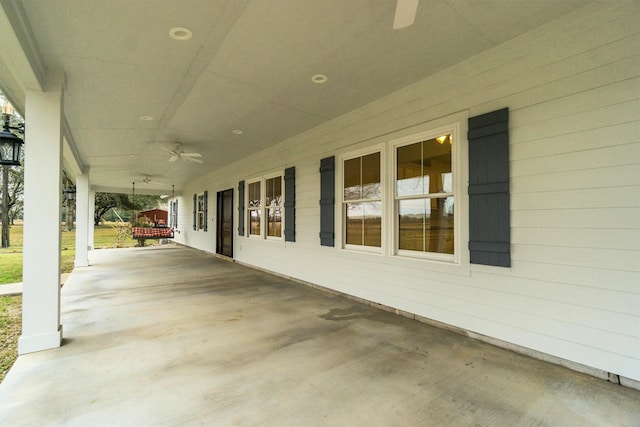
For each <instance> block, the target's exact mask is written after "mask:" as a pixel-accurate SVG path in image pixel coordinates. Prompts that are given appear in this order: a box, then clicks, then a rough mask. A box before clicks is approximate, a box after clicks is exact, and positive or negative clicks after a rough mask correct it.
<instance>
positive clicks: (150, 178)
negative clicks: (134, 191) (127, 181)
mask: <svg viewBox="0 0 640 427" xmlns="http://www.w3.org/2000/svg"><path fill="white" fill-rule="evenodd" d="M153 176H154V175H143V178H142V179H141V180H140V182H144V183H145V184H151V183H152V182H153V183H154V184H164V183H163V182H159V181H156V180H155V179H153Z"/></svg>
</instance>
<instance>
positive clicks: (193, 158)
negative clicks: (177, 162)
mask: <svg viewBox="0 0 640 427" xmlns="http://www.w3.org/2000/svg"><path fill="white" fill-rule="evenodd" d="M184 159H185V160H189V161H190V162H193V163H204V162H203V161H202V160H200V159H197V158H195V157H185V158H184Z"/></svg>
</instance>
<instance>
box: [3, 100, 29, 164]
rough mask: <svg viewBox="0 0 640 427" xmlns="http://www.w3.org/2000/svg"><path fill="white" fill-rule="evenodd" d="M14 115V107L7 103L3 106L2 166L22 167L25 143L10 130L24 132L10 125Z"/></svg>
mask: <svg viewBox="0 0 640 427" xmlns="http://www.w3.org/2000/svg"><path fill="white" fill-rule="evenodd" d="M12 115H13V107H12V106H11V104H9V103H8V102H5V103H4V105H3V106H2V120H3V122H4V124H3V126H2V131H1V132H0V165H8V166H20V148H21V147H22V144H24V141H23V140H22V139H20V138H18V137H17V136H15V135H14V134H13V133H11V130H10V129H20V130H22V128H21V127H17V126H10V125H9V121H10V119H11V116H12Z"/></svg>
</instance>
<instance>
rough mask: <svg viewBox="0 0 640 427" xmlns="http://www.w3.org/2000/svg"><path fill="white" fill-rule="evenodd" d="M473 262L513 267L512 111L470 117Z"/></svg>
mask: <svg viewBox="0 0 640 427" xmlns="http://www.w3.org/2000/svg"><path fill="white" fill-rule="evenodd" d="M468 139H469V250H470V255H471V263H473V264H485V265H493V266H499V267H510V266H511V249H510V246H511V245H510V207H509V110H508V109H507V108H505V109H502V110H498V111H494V112H492V113H487V114H483V115H481V116H476V117H472V118H470V119H469V134H468Z"/></svg>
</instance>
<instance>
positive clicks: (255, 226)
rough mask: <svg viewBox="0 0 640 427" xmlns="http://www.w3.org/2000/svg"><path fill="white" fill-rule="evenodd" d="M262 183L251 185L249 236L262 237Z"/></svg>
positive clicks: (248, 212)
mask: <svg viewBox="0 0 640 427" xmlns="http://www.w3.org/2000/svg"><path fill="white" fill-rule="evenodd" d="M260 184H261V182H260V181H257V182H251V183H249V191H248V197H249V200H248V201H249V203H247V206H248V207H247V215H248V217H249V218H248V221H247V222H248V223H249V236H260V235H261V234H260V210H261V206H262V204H261V202H262V195H261V192H260Z"/></svg>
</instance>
